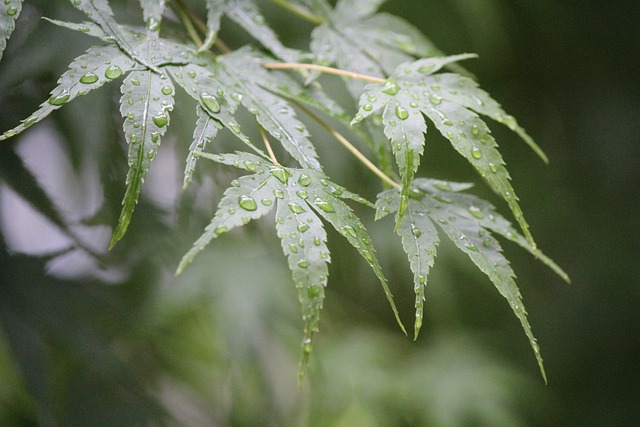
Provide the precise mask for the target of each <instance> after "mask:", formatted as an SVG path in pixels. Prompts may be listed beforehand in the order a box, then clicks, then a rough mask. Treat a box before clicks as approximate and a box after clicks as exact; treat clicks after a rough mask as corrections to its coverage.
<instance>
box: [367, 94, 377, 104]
mask: <svg viewBox="0 0 640 427" xmlns="http://www.w3.org/2000/svg"><path fill="white" fill-rule="evenodd" d="M367 100H368V101H369V102H375V100H376V96H375V95H369V96H367Z"/></svg>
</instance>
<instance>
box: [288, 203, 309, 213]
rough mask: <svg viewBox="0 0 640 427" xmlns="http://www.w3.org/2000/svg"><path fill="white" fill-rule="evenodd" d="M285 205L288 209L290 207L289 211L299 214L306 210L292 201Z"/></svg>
mask: <svg viewBox="0 0 640 427" xmlns="http://www.w3.org/2000/svg"><path fill="white" fill-rule="evenodd" d="M287 206H289V209H291V212H293V213H294V214H301V213H302V212H306V210H305V209H304V208H303V207H302V206H300V205H299V204H297V203H294V202H289V204H288V205H287Z"/></svg>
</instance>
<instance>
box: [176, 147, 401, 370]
mask: <svg viewBox="0 0 640 427" xmlns="http://www.w3.org/2000/svg"><path fill="white" fill-rule="evenodd" d="M200 155H201V156H204V157H207V158H210V159H212V160H215V161H217V162H219V163H223V164H227V165H233V166H235V167H237V168H239V169H244V170H246V171H250V172H252V175H247V176H243V177H241V178H239V179H238V180H237V181H235V184H234V185H232V186H231V187H230V188H229V189H227V190H226V191H225V193H224V196H223V198H222V200H221V201H220V204H219V206H218V211H217V212H216V215H215V216H214V217H213V219H212V221H211V223H210V224H209V225H208V226H207V227H206V229H205V232H204V234H203V235H202V236H201V237H200V238H199V239H198V240H197V241H196V242H195V244H194V246H193V248H192V249H191V250H190V251H189V252H188V253H187V254H186V255H185V256H184V258H183V259H182V261H181V263H180V265H179V267H178V272H181V271H182V270H184V268H185V267H186V266H187V265H188V264H190V263H191V262H192V261H193V259H194V258H195V257H196V255H197V254H198V253H199V252H200V251H202V249H204V247H205V246H206V245H207V244H208V243H209V242H210V241H211V240H212V239H214V238H216V237H218V236H219V235H221V234H222V233H225V232H227V231H229V230H231V229H233V228H236V227H240V226H242V225H244V224H246V223H247V222H249V221H250V220H252V219H257V218H260V217H262V216H264V215H266V214H267V213H268V212H269V211H270V210H271V209H272V208H273V207H276V231H277V233H278V236H279V237H280V239H281V242H282V249H283V252H284V254H285V255H286V256H287V259H288V262H289V267H290V269H291V271H292V274H293V279H294V282H295V283H296V287H297V288H298V296H299V299H300V303H301V304H302V313H303V320H304V338H303V345H302V349H303V351H302V359H301V365H300V379H301V380H302V378H303V377H304V372H305V369H306V364H307V361H308V357H309V353H310V352H311V349H312V339H313V335H314V334H315V332H317V331H318V320H319V316H320V309H321V308H322V301H323V298H324V287H325V286H326V284H327V276H328V268H327V264H328V263H329V261H330V257H329V250H328V248H327V246H326V239H327V236H326V233H325V231H324V227H323V224H322V221H321V220H320V217H322V218H324V219H325V220H326V221H327V222H329V223H330V224H331V225H332V226H333V227H334V228H335V229H336V230H337V231H338V232H340V233H341V234H342V235H343V236H344V237H345V238H346V239H347V240H348V241H349V243H350V244H351V245H352V246H353V247H355V248H356V249H357V250H358V252H359V253H360V255H362V257H363V258H364V259H365V260H366V261H367V263H368V264H369V265H370V266H371V268H372V269H373V271H374V273H375V274H376V276H377V277H378V279H379V280H380V282H381V284H382V286H383V289H384V291H385V293H386V295H387V298H388V300H389V303H390V304H391V307H392V309H393V311H394V314H395V316H396V319H397V321H398V323H399V324H400V325H401V326H402V323H401V322H400V319H399V317H398V312H397V310H396V308H395V305H394V303H393V296H392V295H391V292H390V290H389V287H388V285H387V282H386V279H385V277H384V275H383V273H382V269H381V268H380V265H379V263H378V260H377V259H376V256H375V251H374V249H373V246H372V243H371V240H370V238H369V236H368V234H367V232H366V230H365V228H364V226H363V224H362V222H361V221H360V219H359V218H358V217H357V216H356V215H355V214H354V213H353V211H352V210H351V208H350V207H349V206H348V205H347V204H346V203H345V202H344V201H343V199H354V200H362V199H361V198H360V197H359V196H357V195H355V194H352V193H350V192H348V191H347V190H345V189H344V188H342V187H340V186H338V185H336V184H334V183H332V182H331V181H329V179H328V178H327V177H326V176H324V175H323V174H322V173H320V172H319V171H317V170H313V169H292V168H285V167H282V166H280V165H275V164H273V163H271V162H270V161H268V160H265V159H263V158H260V157H257V156H255V155H252V154H247V153H237V154H224V155H207V154H204V153H201V154H200ZM402 328H403V330H404V327H402Z"/></svg>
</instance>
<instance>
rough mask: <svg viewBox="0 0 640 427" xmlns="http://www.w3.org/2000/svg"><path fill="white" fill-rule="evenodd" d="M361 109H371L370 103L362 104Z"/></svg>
mask: <svg viewBox="0 0 640 427" xmlns="http://www.w3.org/2000/svg"><path fill="white" fill-rule="evenodd" d="M362 109H363V110H364V111H371V110H373V105H371V104H364V105H363V106H362Z"/></svg>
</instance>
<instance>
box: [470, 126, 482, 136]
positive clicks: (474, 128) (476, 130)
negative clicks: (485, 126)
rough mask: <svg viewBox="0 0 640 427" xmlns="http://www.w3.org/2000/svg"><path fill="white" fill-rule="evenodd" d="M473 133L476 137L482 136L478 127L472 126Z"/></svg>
mask: <svg viewBox="0 0 640 427" xmlns="http://www.w3.org/2000/svg"><path fill="white" fill-rule="evenodd" d="M471 133H472V134H474V135H479V134H480V128H479V127H478V126H476V125H473V126H471Z"/></svg>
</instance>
